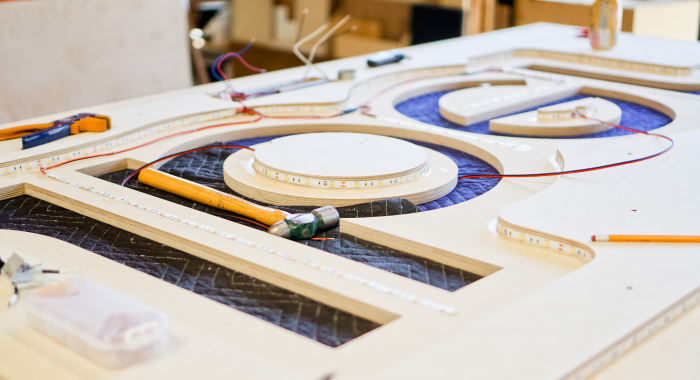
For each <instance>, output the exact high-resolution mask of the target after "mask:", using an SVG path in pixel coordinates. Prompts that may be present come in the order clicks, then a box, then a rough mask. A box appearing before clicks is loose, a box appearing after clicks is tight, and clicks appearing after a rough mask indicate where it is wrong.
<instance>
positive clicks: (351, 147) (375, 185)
mask: <svg viewBox="0 0 700 380" xmlns="http://www.w3.org/2000/svg"><path fill="white" fill-rule="evenodd" d="M279 140H283V141H282V143H281V144H278V142H279ZM329 146H331V147H334V149H330V148H328V147H329ZM319 147H324V148H323V149H316V148H319ZM253 148H254V149H255V152H251V151H248V150H240V151H238V152H236V153H234V154H232V155H231V156H229V157H228V158H227V159H226V161H225V162H224V181H225V182H226V184H227V185H228V186H229V187H230V188H231V189H233V190H234V191H236V192H237V193H239V194H242V195H244V196H247V197H250V198H252V199H255V200H258V201H261V202H266V203H270V204H274V205H280V206H283V205H290V206H292V205H305V206H326V205H331V206H336V207H340V206H348V205H353V204H358V203H364V202H370V201H375V200H380V199H390V198H406V199H408V200H409V201H411V202H413V203H415V204H422V203H426V202H430V201H432V200H435V199H437V198H440V197H442V196H444V195H446V194H448V193H449V192H450V191H452V190H453V189H454V187H455V186H456V185H457V174H458V168H457V165H456V164H455V163H454V161H452V160H451V159H450V158H449V157H447V156H445V155H443V154H441V153H439V152H436V151H434V150H432V149H428V148H423V147H421V146H418V145H415V144H412V143H410V142H407V141H404V140H399V139H395V138H390V137H383V136H375V135H365V134H353V133H309V134H303V135H294V136H288V137H282V138H279V139H276V140H273V141H271V142H267V143H263V144H258V145H256V146H254V147H253ZM300 150H304V151H307V152H311V154H306V153H305V154H304V155H299V156H296V157H294V158H290V159H289V160H284V158H285V157H292V156H294V155H295V154H296V153H297V152H299V151H300ZM261 152H262V153H263V154H262V155H259V153H261ZM338 152H342V153H338ZM355 154H364V155H367V156H369V157H371V159H366V158H362V159H358V158H357V157H356V156H355ZM261 158H262V159H261ZM305 160H309V162H304V161H305ZM287 161H288V162H287ZM311 161H313V162H311ZM329 163H333V165H331V164H329ZM273 164H274V165H276V166H279V167H283V168H286V169H287V171H284V172H283V171H278V172H272V171H270V170H269V168H267V167H264V166H263V165H270V166H272V165H273ZM334 165H335V166H334ZM292 170H294V171H296V173H291V172H292ZM333 178H335V179H333Z"/></svg>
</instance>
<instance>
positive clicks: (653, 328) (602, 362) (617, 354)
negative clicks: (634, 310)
mask: <svg viewBox="0 0 700 380" xmlns="http://www.w3.org/2000/svg"><path fill="white" fill-rule="evenodd" d="M699 304H700V291H698V290H695V291H694V292H693V293H691V294H690V295H688V296H687V297H685V298H684V299H682V300H680V301H678V302H677V303H676V304H674V305H673V306H671V307H670V308H668V309H666V310H665V311H663V312H661V313H660V314H659V315H657V316H656V317H655V318H653V319H652V320H651V321H650V322H648V323H646V324H645V325H643V326H642V327H640V328H638V329H637V330H635V331H633V332H632V333H630V334H628V335H627V336H626V337H624V338H623V339H621V340H619V341H618V342H616V343H615V344H613V345H612V347H610V348H608V349H606V350H605V351H603V352H602V353H601V354H600V355H597V356H596V357H594V358H593V359H591V360H589V361H588V362H586V363H585V364H584V365H582V366H580V367H579V368H577V369H576V370H574V371H573V372H572V373H570V374H569V375H567V376H565V377H563V378H562V379H563V380H584V379H590V378H592V377H594V376H595V375H596V374H597V373H599V372H600V371H602V370H603V369H604V368H606V367H608V366H609V365H610V364H612V363H613V362H614V361H616V360H618V359H620V358H621V357H622V356H623V355H625V354H626V353H628V352H629V351H630V350H632V349H634V348H635V347H636V346H639V345H640V344H641V343H642V342H644V341H646V340H647V339H649V338H651V337H652V336H653V335H654V334H656V333H657V332H659V331H661V329H663V328H665V327H667V326H668V325H670V324H671V323H672V322H673V321H674V320H676V319H678V318H679V317H681V316H683V315H684V314H685V313H687V312H689V311H690V310H691V309H694V308H695V307H696V306H697V305H699Z"/></svg>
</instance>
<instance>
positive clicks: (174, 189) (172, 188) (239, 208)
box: [139, 168, 289, 226]
mask: <svg viewBox="0 0 700 380" xmlns="http://www.w3.org/2000/svg"><path fill="white" fill-rule="evenodd" d="M139 181H140V182H142V183H144V184H146V185H148V186H151V187H155V188H156V189H160V190H163V191H167V192H169V193H171V194H175V195H178V196H181V197H183V198H187V199H190V200H193V201H195V202H199V203H201V204H205V205H207V206H212V207H216V208H218V209H221V210H226V211H231V212H234V213H236V214H239V215H242V216H245V217H248V218H251V219H254V220H257V221H258V222H260V223H263V224H265V225H268V226H271V225H273V224H275V223H277V222H279V221H281V220H284V218H285V217H286V216H287V215H289V213H288V212H285V211H282V210H275V209H272V208H268V207H263V206H260V205H256V204H255V203H251V202H248V201H246V200H244V199H241V198H239V197H236V196H233V195H231V194H226V193H224V192H221V191H218V190H214V189H212V188H209V187H206V186H203V185H200V184H198V183H194V182H191V181H188V180H186V179H182V178H179V177H175V176H173V175H170V174H168V173H164V172H161V171H159V170H155V169H151V168H148V169H144V170H142V171H141V173H139Z"/></svg>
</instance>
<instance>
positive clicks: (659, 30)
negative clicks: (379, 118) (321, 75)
mask: <svg viewBox="0 0 700 380" xmlns="http://www.w3.org/2000/svg"><path fill="white" fill-rule="evenodd" d="M593 2H594V1H593V0H556V1H551V0H229V1H204V0H191V1H188V0H148V1H145V0H45V1H41V0H29V1H26V0H25V1H13V0H9V1H8V0H0V84H1V85H0V124H2V123H8V122H12V121H18V120H23V119H27V118H31V117H36V116H43V115H49V114H53V113H56V112H58V111H61V110H68V109H71V110H72V109H79V108H83V107H89V106H93V105H97V104H102V103H109V102H115V101H120V100H124V99H131V98H134V97H140V96H146V95H151V94H157V93H160V92H164V91H171V90H177V89H181V88H186V87H190V86H192V85H198V84H204V83H209V82H211V81H214V78H213V77H212V76H211V74H210V72H211V70H210V69H211V65H212V64H213V63H214V60H215V59H216V58H217V57H218V56H220V55H222V54H224V53H226V52H230V51H237V50H240V49H241V48H243V47H244V46H245V45H246V44H247V43H248V42H250V41H251V40H253V39H255V43H254V44H253V46H252V47H251V48H250V49H249V50H248V51H247V52H246V60H247V61H248V62H249V63H250V65H252V66H254V67H260V68H263V69H265V70H266V71H274V70H281V69H285V68H290V67H295V66H300V65H301V64H302V62H301V61H300V60H299V59H298V58H297V57H296V56H295V55H294V54H293V52H292V46H293V45H294V43H295V41H296V40H298V36H299V35H301V34H303V35H306V34H308V33H310V32H311V31H313V30H315V29H317V28H318V27H320V26H322V25H323V24H326V23H329V22H330V23H335V22H337V21H338V20H340V19H341V18H342V17H344V16H346V15H350V16H351V19H350V20H349V21H348V22H347V23H346V24H345V25H344V26H343V28H342V30H340V31H339V33H338V34H337V35H336V37H334V38H332V39H330V40H329V41H328V42H327V43H326V44H324V45H323V46H321V48H320V49H319V51H318V52H317V56H316V62H322V61H327V60H331V59H338V58H345V57H351V56H357V55H363V54H370V53H375V52H379V51H385V50H390V49H401V48H402V47H405V46H409V45H415V44H421V43H427V42H433V41H438V40H442V39H446V38H453V37H458V36H461V35H469V34H477V33H482V32H487V31H491V30H497V29H503V28H507V27H509V26H514V25H524V24H530V23H534V22H553V23H564V24H568V25H572V26H577V27H586V26H587V24H588V20H589V11H590V6H591V5H592V4H593ZM623 6H624V12H623V21H622V31H625V32H632V33H635V34H639V35H644V36H654V37H663V38H673V39H679V40H686V41H694V40H697V39H698V24H699V20H700V2H698V1H697V0H674V1H668V0H629V1H626V2H624V5H623ZM37 25H41V27H36V26H37ZM300 26H301V27H302V28H301V29H302V30H301V31H300V30H299V29H300ZM313 43H314V41H311V42H309V43H307V44H305V45H303V46H302V47H301V51H302V52H308V51H309V49H310V48H311V46H312V45H313ZM48 62H50V64H48ZM223 71H224V72H225V73H226V74H227V76H228V77H231V78H235V77H242V76H246V75H251V74H255V73H256V72H255V71H252V70H250V69H248V68H247V67H246V66H244V65H243V64H242V63H241V62H238V61H236V60H233V59H231V60H228V61H226V62H225V63H224V64H223Z"/></svg>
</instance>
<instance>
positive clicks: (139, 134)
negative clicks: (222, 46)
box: [0, 109, 236, 176]
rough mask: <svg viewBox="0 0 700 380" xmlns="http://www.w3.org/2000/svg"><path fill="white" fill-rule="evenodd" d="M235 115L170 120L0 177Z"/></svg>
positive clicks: (7, 171) (27, 164)
mask: <svg viewBox="0 0 700 380" xmlns="http://www.w3.org/2000/svg"><path fill="white" fill-rule="evenodd" d="M235 114H236V110H235V109H229V110H224V111H216V112H210V113H204V114H200V115H194V116H188V117H185V118H182V119H178V120H171V121H168V122H163V123H160V124H155V125H153V126H151V127H149V128H145V129H142V130H140V131H136V132H134V133H132V134H129V135H127V136H123V137H119V138H116V139H114V140H110V141H107V142H103V143H100V144H96V145H94V146H90V147H84V148H81V149H77V150H74V151H72V152H68V153H62V154H60V155H55V156H51V157H47V158H44V159H40V160H34V161H29V162H25V163H23V164H17V165H12V166H8V167H4V168H0V176H2V175H5V174H13V173H18V172H23V171H25V170H30V169H33V168H39V167H42V166H49V165H51V164H52V163H54V164H56V163H59V162H61V161H62V160H71V159H74V158H79V157H83V156H87V155H90V154H93V153H98V152H100V151H103V150H107V149H111V148H115V147H118V146H122V145H123V144H126V143H129V142H132V141H134V140H138V139H140V138H143V137H146V136H150V135H152V134H154V133H159V132H165V131H167V130H169V129H172V128H177V127H182V126H185V125H190V124H195V123H200V122H203V121H209V120H217V119H223V118H226V117H231V116H233V115H235Z"/></svg>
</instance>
